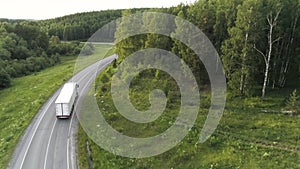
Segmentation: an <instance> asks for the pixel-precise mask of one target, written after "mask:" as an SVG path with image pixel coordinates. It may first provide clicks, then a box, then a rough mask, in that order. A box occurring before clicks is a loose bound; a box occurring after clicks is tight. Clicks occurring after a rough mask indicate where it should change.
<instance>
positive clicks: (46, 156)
mask: <svg viewBox="0 0 300 169" xmlns="http://www.w3.org/2000/svg"><path fill="white" fill-rule="evenodd" d="M56 122H57V119H55V121H54V124H53V127H52V130H51V133H50V137H49V140H48V144H47V149H46V155H45V161H44V169H46V166H47V158H48V152H49V147H50V142H51V138H52V134H53V131H54V128H55V125H56Z"/></svg>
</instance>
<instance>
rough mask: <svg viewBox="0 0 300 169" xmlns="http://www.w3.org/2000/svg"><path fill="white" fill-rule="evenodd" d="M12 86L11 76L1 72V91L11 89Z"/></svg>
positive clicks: (2, 70) (3, 71)
mask: <svg viewBox="0 0 300 169" xmlns="http://www.w3.org/2000/svg"><path fill="white" fill-rule="evenodd" d="M10 85H11V79H10V76H9V74H8V73H7V72H6V71H5V70H4V69H1V70H0V89H3V88H6V87H9V86H10Z"/></svg>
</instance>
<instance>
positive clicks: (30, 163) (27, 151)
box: [8, 55, 117, 169]
mask: <svg viewBox="0 0 300 169" xmlns="http://www.w3.org/2000/svg"><path fill="white" fill-rule="evenodd" d="M116 57H117V56H116V55H113V56H110V57H108V58H105V59H103V60H101V61H99V62H97V63H95V64H93V65H91V66H89V67H88V68H86V69H84V70H82V71H81V72H79V73H78V74H76V75H75V76H73V77H72V78H71V80H70V81H76V82H77V83H78V84H79V99H78V100H77V103H76V105H78V104H80V102H81V100H82V99H80V97H81V95H82V94H83V92H87V91H88V90H87V87H88V86H89V84H90V83H91V82H93V80H91V79H92V78H93V77H94V75H95V73H96V71H97V72H98V71H101V70H102V69H103V68H105V67H106V66H107V65H108V64H110V63H111V61H113V60H114V59H115V58H116ZM60 90H61V88H60V89H58V90H57V91H56V92H55V93H54V94H53V95H52V96H51V97H50V98H49V100H48V101H47V102H46V103H45V104H44V105H43V107H42V108H41V110H40V111H39V112H38V113H37V115H36V116H35V118H34V119H33V121H32V123H31V124H30V125H29V127H28V128H27V129H26V131H25V134H24V135H23V137H22V138H21V140H20V142H19V144H18V146H17V148H16V150H15V152H14V156H13V159H12V160H11V162H10V164H9V167H8V168H11V169H76V168H77V159H76V132H77V126H78V125H77V124H78V122H77V118H76V113H78V112H76V107H75V109H74V112H73V114H72V116H71V118H70V119H66V120H63V119H56V117H55V105H54V102H55V100H56V98H57V96H58V94H59V92H60Z"/></svg>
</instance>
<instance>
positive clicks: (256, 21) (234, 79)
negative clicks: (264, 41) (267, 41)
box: [222, 0, 264, 95]
mask: <svg viewBox="0 0 300 169" xmlns="http://www.w3.org/2000/svg"><path fill="white" fill-rule="evenodd" d="M262 7H263V4H262V2H261V1H258V0H246V1H244V2H243V4H241V5H239V6H238V12H237V19H236V21H235V26H234V27H232V28H230V29H229V35H230V37H229V39H228V40H226V41H225V42H224V44H223V45H222V61H223V64H224V68H225V71H226V74H227V78H228V80H229V83H228V85H229V88H230V89H232V90H233V91H235V92H236V93H237V94H241V95H245V94H251V92H252V91H253V89H252V87H253V86H255V85H257V84H255V82H257V79H259V75H260V72H259V69H258V68H259V67H260V65H261V62H262V59H261V58H260V57H258V56H257V54H256V51H255V50H254V49H253V45H254V44H259V43H258V42H259V41H260V38H261V37H263V35H264V31H263V23H264V20H262V19H261V18H262V10H263V8H262ZM237 91H238V92H237Z"/></svg>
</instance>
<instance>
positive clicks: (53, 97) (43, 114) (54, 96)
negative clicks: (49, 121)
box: [20, 93, 57, 168]
mask: <svg viewBox="0 0 300 169" xmlns="http://www.w3.org/2000/svg"><path fill="white" fill-rule="evenodd" d="M56 95H57V93H55V94H54V95H53V96H52V98H51V100H50V102H49V103H48V104H47V106H46V109H45V110H48V109H49V107H50V105H51V104H52V102H53V100H54V99H55V98H56ZM45 110H44V111H43V113H42V116H41V118H40V119H39V121H38V123H37V126H36V128H35V129H34V132H33V134H32V136H31V138H30V141H29V143H28V146H27V148H26V151H25V154H24V157H23V159H22V162H21V166H20V168H23V164H24V161H25V158H26V156H27V153H28V150H29V147H30V145H31V143H32V140H33V138H34V136H35V134H36V131H37V129H38V127H39V125H40V123H41V121H42V119H43V118H44V116H45V114H46V111H45Z"/></svg>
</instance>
